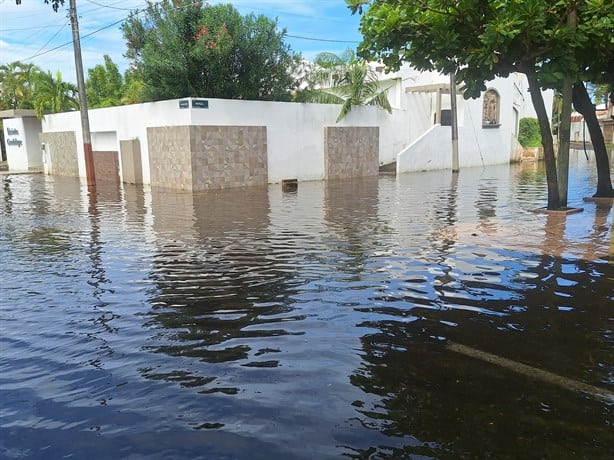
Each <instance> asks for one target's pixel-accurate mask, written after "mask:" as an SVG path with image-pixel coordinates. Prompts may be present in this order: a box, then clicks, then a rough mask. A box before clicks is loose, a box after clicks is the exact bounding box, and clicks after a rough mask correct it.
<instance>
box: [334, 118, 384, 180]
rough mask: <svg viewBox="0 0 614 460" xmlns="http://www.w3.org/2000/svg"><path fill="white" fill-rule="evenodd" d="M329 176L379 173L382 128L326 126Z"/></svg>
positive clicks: (355, 175) (373, 174)
mask: <svg viewBox="0 0 614 460" xmlns="http://www.w3.org/2000/svg"><path fill="white" fill-rule="evenodd" d="M324 172H325V175H326V179H345V178H350V177H365V176H375V175H377V174H378V173H379V128H378V127H377V126H375V127H370V126H368V127H363V126H361V127H341V126H327V127H325V128H324Z"/></svg>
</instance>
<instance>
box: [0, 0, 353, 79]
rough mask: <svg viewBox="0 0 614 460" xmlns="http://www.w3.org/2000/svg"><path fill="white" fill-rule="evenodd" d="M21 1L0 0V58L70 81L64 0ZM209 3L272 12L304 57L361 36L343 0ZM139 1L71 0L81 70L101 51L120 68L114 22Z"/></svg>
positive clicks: (122, 44) (347, 44) (348, 44)
mask: <svg viewBox="0 0 614 460" xmlns="http://www.w3.org/2000/svg"><path fill="white" fill-rule="evenodd" d="M21 3H22V4H21V5H19V6H17V5H16V4H15V0H0V64H4V63H7V62H13V61H17V60H21V61H26V62H32V63H34V64H36V65H38V66H40V67H41V68H42V69H43V70H51V71H52V72H55V71H56V70H59V71H61V72H62V77H63V78H64V80H69V81H73V82H74V81H75V80H76V77H75V67H74V58H73V52H72V42H71V40H72V37H71V31H70V21H69V19H68V15H67V11H68V0H66V2H65V6H64V7H63V8H61V9H60V10H59V11H58V12H57V13H54V12H53V10H52V9H51V6H49V5H45V4H44V2H43V0H22V2H21ZM209 3H211V4H215V3H232V4H233V5H234V6H235V8H237V10H239V12H241V13H242V14H249V13H252V12H253V13H255V14H263V15H265V16H268V17H270V18H277V19H278V24H279V26H280V28H285V29H286V31H287V34H288V37H287V40H286V41H287V43H288V44H289V45H290V46H291V47H292V49H293V50H294V51H297V52H300V53H301V54H302V55H303V57H304V58H306V59H311V58H313V57H314V56H315V55H316V54H318V53H319V52H321V51H332V52H342V51H343V50H345V49H346V48H348V47H349V48H352V49H355V48H356V45H357V42H358V41H360V38H361V36H360V33H359V32H358V23H359V17H358V16H357V15H354V16H353V15H352V14H351V12H350V11H349V10H348V9H347V7H346V4H345V2H344V1H343V0H260V1H256V0H252V1H250V0H235V1H232V0H231V1H223V2H219V1H215V0H214V1H210V2H209ZM145 5H146V1H145V0H107V1H105V0H77V11H78V13H79V27H80V31H81V37H82V40H81V48H82V54H83V67H84V69H85V71H86V72H87V69H88V68H91V67H93V66H95V65H96V64H100V63H102V62H103V58H102V56H103V55H104V54H108V55H110V56H111V58H112V59H113V61H114V62H115V63H116V64H118V66H119V67H120V69H121V70H122V71H123V70H124V69H125V68H126V67H127V64H128V62H127V60H126V59H125V58H124V57H123V54H124V52H125V42H124V40H123V37H122V34H121V31H120V30H119V26H120V23H121V20H122V19H124V18H125V17H127V15H128V14H129V12H130V11H129V10H130V9H136V8H141V9H142V8H143V7H144V6H145ZM116 22H117V24H115V25H112V24H114V23H116ZM88 34H91V35H90V36H87V35H88ZM62 45H64V46H62Z"/></svg>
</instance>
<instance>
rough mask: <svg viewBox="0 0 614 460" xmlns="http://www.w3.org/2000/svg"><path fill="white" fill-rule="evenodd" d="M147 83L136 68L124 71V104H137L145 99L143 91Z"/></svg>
mask: <svg viewBox="0 0 614 460" xmlns="http://www.w3.org/2000/svg"><path fill="white" fill-rule="evenodd" d="M144 91H145V83H144V82H143V76H142V75H141V73H140V72H139V71H138V70H136V69H128V70H126V72H125V73H124V87H123V90H122V97H121V103H122V104H137V103H139V102H143V101H144V97H143V93H144Z"/></svg>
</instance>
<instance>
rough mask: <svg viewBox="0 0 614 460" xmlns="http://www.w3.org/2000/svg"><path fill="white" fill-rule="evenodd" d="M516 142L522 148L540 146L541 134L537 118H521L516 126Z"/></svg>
mask: <svg viewBox="0 0 614 460" xmlns="http://www.w3.org/2000/svg"><path fill="white" fill-rule="evenodd" d="M518 142H520V145H522V146H523V147H524V148H528V147H541V145H542V136H541V134H540V132H539V123H538V122H537V118H521V119H520V125H519V127H518Z"/></svg>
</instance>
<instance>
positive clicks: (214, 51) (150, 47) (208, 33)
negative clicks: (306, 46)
mask: <svg viewBox="0 0 614 460" xmlns="http://www.w3.org/2000/svg"><path fill="white" fill-rule="evenodd" d="M180 3H181V2H179V1H178V0H175V1H170V0H162V1H160V2H155V3H153V2H149V1H148V3H147V8H146V9H145V11H143V12H140V13H138V14H137V13H134V14H131V15H130V17H129V18H128V19H127V20H126V22H125V23H124V24H123V25H122V30H123V33H124V38H125V39H126V41H127V52H126V57H128V58H129V59H131V60H132V64H133V66H134V67H135V68H136V69H137V70H138V72H139V73H140V74H141V75H142V76H143V82H144V98H145V99H146V100H159V99H169V98H177V97H186V96H201V97H202V96H206V97H220V98H236V99H261V100H289V99H290V94H291V93H290V92H291V90H292V89H293V87H294V84H295V79H294V77H293V75H292V71H293V68H294V67H295V65H296V64H297V62H298V55H296V54H295V53H293V52H292V51H291V49H290V47H289V46H288V45H287V44H285V42H284V37H285V34H286V32H285V30H279V29H278V27H277V22H276V21H273V20H271V19H268V18H266V17H264V16H262V15H261V16H255V15H253V14H251V15H247V16H241V14H240V13H239V12H238V11H237V10H236V9H235V8H234V7H233V6H232V5H230V4H228V5H208V4H204V5H201V3H199V2H190V3H181V4H180Z"/></svg>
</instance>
